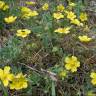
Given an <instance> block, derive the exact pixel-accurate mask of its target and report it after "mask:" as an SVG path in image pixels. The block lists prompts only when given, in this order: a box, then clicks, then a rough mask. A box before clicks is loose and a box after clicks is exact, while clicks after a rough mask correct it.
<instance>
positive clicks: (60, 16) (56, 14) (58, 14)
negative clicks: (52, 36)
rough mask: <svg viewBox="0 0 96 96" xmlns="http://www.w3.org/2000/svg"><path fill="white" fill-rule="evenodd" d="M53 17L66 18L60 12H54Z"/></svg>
mask: <svg viewBox="0 0 96 96" xmlns="http://www.w3.org/2000/svg"><path fill="white" fill-rule="evenodd" d="M53 17H54V18H55V19H57V20H59V19H61V18H64V15H63V14H62V13H60V12H58V13H53Z"/></svg>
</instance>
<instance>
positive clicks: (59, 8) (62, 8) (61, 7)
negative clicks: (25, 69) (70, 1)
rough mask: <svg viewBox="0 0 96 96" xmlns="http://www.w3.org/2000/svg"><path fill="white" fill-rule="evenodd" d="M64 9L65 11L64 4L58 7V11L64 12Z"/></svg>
mask: <svg viewBox="0 0 96 96" xmlns="http://www.w3.org/2000/svg"><path fill="white" fill-rule="evenodd" d="M64 9H65V7H64V6H63V5H62V4H60V5H58V6H57V11H60V12H63V11H64Z"/></svg>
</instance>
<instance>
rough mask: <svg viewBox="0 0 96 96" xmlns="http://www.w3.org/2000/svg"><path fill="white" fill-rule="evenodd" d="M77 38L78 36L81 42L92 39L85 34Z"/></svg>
mask: <svg viewBox="0 0 96 96" xmlns="http://www.w3.org/2000/svg"><path fill="white" fill-rule="evenodd" d="M78 38H79V40H80V41H81V42H89V41H91V40H92V38H90V37H88V36H86V35H83V36H79V37H78Z"/></svg>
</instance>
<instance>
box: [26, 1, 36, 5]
mask: <svg viewBox="0 0 96 96" xmlns="http://www.w3.org/2000/svg"><path fill="white" fill-rule="evenodd" d="M25 3H26V4H27V5H35V4H36V2H33V1H26V2H25Z"/></svg>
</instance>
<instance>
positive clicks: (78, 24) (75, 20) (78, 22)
mask: <svg viewBox="0 0 96 96" xmlns="http://www.w3.org/2000/svg"><path fill="white" fill-rule="evenodd" d="M71 23H72V24H75V25H77V26H83V24H82V23H81V22H80V21H79V20H78V19H73V20H71Z"/></svg>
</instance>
